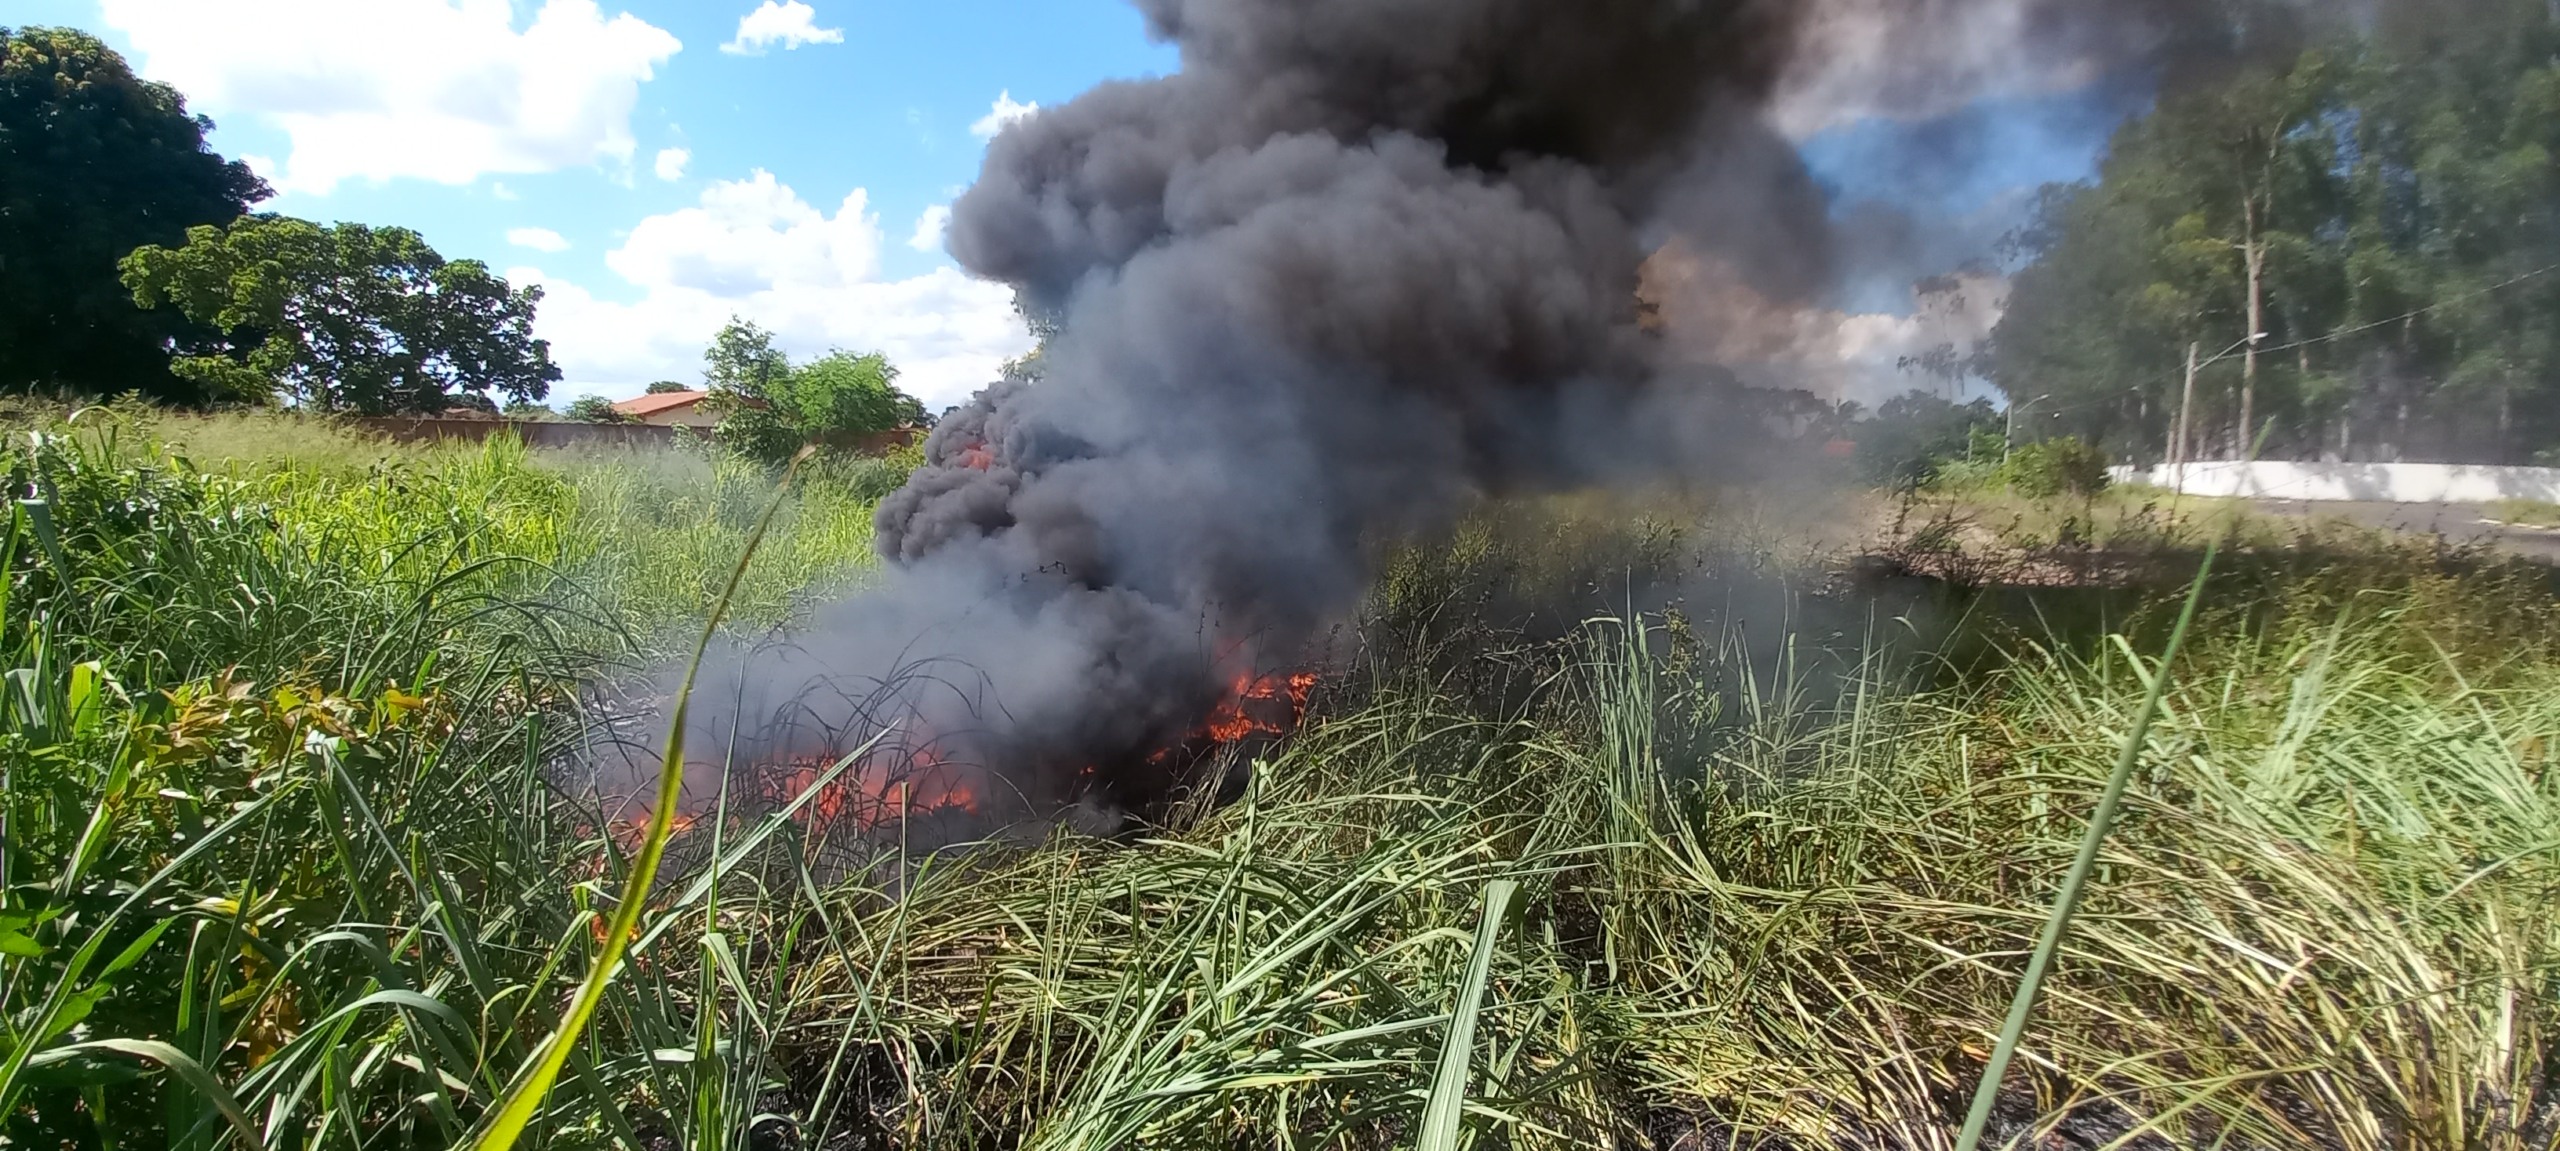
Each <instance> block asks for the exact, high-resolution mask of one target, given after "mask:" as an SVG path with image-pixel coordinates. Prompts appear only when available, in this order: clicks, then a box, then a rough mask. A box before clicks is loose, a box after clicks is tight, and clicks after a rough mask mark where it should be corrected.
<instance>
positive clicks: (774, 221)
mask: <svg viewBox="0 0 2560 1151" xmlns="http://www.w3.org/2000/svg"><path fill="white" fill-rule="evenodd" d="M869 205H870V197H869V196H868V194H867V193H865V192H864V191H862V190H860V189H856V190H855V191H854V192H853V193H852V194H851V195H848V196H846V197H845V198H844V200H843V202H842V203H841V204H840V205H839V206H838V207H837V208H836V210H835V212H834V213H833V214H832V215H830V214H828V213H826V212H824V211H821V210H819V209H818V208H817V207H815V206H813V205H811V204H809V203H808V202H807V201H805V200H803V199H801V198H800V196H799V194H798V193H796V192H794V191H792V190H791V188H790V187H788V186H787V185H784V184H782V183H781V182H779V181H777V180H776V179H774V177H773V175H772V174H771V173H769V172H761V171H759V172H757V173H755V174H754V175H752V176H750V177H749V178H747V179H745V180H734V181H721V182H717V183H714V184H713V185H711V186H710V187H709V188H707V189H705V190H704V191H703V193H702V197H701V200H700V202H699V203H698V204H697V205H696V206H694V207H689V208H685V209H682V210H679V211H675V212H669V213H666V214H664V215H658V216H651V217H649V218H647V219H644V220H642V221H641V222H640V223H639V225H638V226H637V227H634V228H633V229H632V230H631V234H630V237H629V238H628V239H627V240H626V241H625V242H624V243H623V244H622V246H621V247H619V248H617V249H615V250H614V251H612V252H609V253H607V254H606V256H605V263H606V265H607V266H608V267H610V268H612V269H613V270H614V272H615V273H617V274H618V275H619V276H620V277H621V278H622V279H623V280H624V281H625V282H626V284H627V286H628V291H627V292H625V293H621V294H624V295H628V296H630V297H632V298H630V299H628V300H627V301H618V300H615V299H612V298H608V296H606V295H602V294H599V293H597V292H594V291H590V290H588V289H587V288H586V287H584V286H582V285H579V284H575V283H570V282H567V281H562V280H555V279H551V278H549V277H546V276H545V275H543V274H542V273H541V272H539V271H535V270H532V269H529V268H528V269H514V270H510V271H509V272H508V273H507V276H508V278H509V279H510V280H514V281H516V282H517V283H519V284H533V283H538V284H541V285H542V286H543V288H544V290H545V296H544V299H543V301H542V307H541V311H540V312H539V314H538V315H539V320H538V325H537V328H538V331H539V333H540V334H541V335H542V336H543V337H544V338H546V339H548V340H550V341H551V344H552V356H553V358H554V359H555V360H557V361H558V362H559V363H560V365H561V367H562V370H563V371H564V372H566V373H567V376H568V380H567V382H566V383H564V384H563V385H561V387H562V389H563V394H569V395H574V394H578V393H579V392H587V391H594V392H601V393H604V394H608V395H631V394H634V393H637V392H638V391H640V389H641V388H642V387H644V386H645V385H646V384H647V383H648V382H649V381H651V380H661V379H673V380H689V379H692V378H694V377H695V376H697V375H698V374H700V372H701V370H702V349H703V348H704V347H705V346H707V345H708V344H709V343H710V340H711V336H712V334H713V333H714V332H717V331H718V330H719V329H720V326H721V325H722V324H725V323H727V322H728V320H729V317H730V316H731V315H738V316H743V317H745V318H747V319H750V320H754V321H755V322H757V323H759V324H763V325H764V326H766V327H768V328H771V329H772V330H773V331H774V332H775V334H776V335H777V336H778V337H779V338H780V340H781V342H782V344H783V346H784V347H785V348H786V349H787V350H789V351H790V352H791V353H792V354H794V355H795V356H815V355H820V354H823V353H825V352H826V351H828V350H830V349H832V348H838V347H842V348H851V349H855V350H858V351H879V352H884V353H886V354H887V355H888V356H889V358H890V360H891V362H893V363H895V364H896V365H897V366H898V368H899V370H900V372H901V375H900V377H899V386H901V387H903V388H905V389H906V390H908V391H909V392H912V393H914V394H915V395H916V396H917V397H918V398H920V399H922V400H924V402H925V404H926V406H928V407H930V408H933V409H936V410H939V409H941V408H944V407H948V406H950V405H952V404H956V403H959V402H961V401H963V400H965V399H967V398H968V397H969V395H970V394H971V393H972V392H975V391H976V390H977V389H978V388H981V387H984V386H985V385H986V384H987V383H988V382H989V381H991V380H993V379H995V377H996V373H997V370H998V369H999V368H1000V367H1001V366H1002V365H1003V363H1004V361H1005V360H1007V359H1010V358H1012V357H1014V356H1018V355H1021V354H1022V353H1024V352H1026V351H1029V350H1030V348H1031V337H1030V334H1029V333H1028V332H1026V331H1024V330H1023V327H1022V324H1021V320H1020V319H1019V318H1018V317H1017V316H1015V315H1014V313H1013V307H1012V293H1011V292H1009V291H1008V290H1007V289H1006V288H1005V287H1004V286H1003V285H1000V284H993V283H988V282H986V281H983V280H974V279H971V278H969V277H968V276H966V275H964V274H962V273H961V272H960V271H959V270H958V269H956V268H951V267H947V266H946V267H943V268H939V269H936V270H935V271H933V272H930V273H927V274H925V275H922V276H917V277H913V278H911V279H906V280H882V279H879V278H877V276H878V267H879V252H880V247H881V244H882V242H883V237H882V234H881V228H880V221H879V217H878V216H877V215H876V214H874V213H872V212H871V211H870V207H869Z"/></svg>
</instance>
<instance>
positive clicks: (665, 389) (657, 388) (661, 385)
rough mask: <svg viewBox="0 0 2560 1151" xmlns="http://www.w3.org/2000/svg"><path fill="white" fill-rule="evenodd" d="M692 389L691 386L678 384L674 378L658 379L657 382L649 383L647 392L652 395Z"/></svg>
mask: <svg viewBox="0 0 2560 1151" xmlns="http://www.w3.org/2000/svg"><path fill="white" fill-rule="evenodd" d="M692 390H693V389H692V388H690V387H687V386H685V385H683V384H679V383H677V382H675V381H674V380H660V381H658V382H657V383H654V384H651V385H649V390H648V392H647V394H648V395H652V396H663V395H667V394H669V393H671V392H689V391H692Z"/></svg>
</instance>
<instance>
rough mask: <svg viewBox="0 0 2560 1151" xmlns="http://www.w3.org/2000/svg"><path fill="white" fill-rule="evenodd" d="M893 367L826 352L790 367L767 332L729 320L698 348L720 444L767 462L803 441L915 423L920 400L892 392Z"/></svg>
mask: <svg viewBox="0 0 2560 1151" xmlns="http://www.w3.org/2000/svg"><path fill="white" fill-rule="evenodd" d="M897 379H898V369H897V368H896V367H895V366H894V365H892V364H890V362H889V358H888V357H887V356H883V355H880V354H878V353H855V352H847V351H841V350H839V351H835V352H830V353H828V354H827V355H825V356H821V357H819V358H818V359H815V360H812V361H810V362H808V363H806V364H793V363H792V362H791V359H790V357H789V356H787V355H785V354H783V352H782V351H781V350H780V349H779V348H778V347H776V346H775V344H774V340H773V333H771V332H768V331H766V330H764V329H763V328H760V327H757V326H756V325H754V324H752V323H748V322H746V321H743V320H737V319H732V320H730V321H729V324H728V326H727V327H724V328H722V329H721V330H720V333H719V334H718V335H717V336H715V337H713V338H712V341H711V347H710V349H709V350H707V351H705V352H704V353H703V383H704V385H705V386H706V387H707V388H709V389H710V392H711V395H710V399H709V401H708V402H709V403H710V404H712V405H713V406H714V410H716V411H718V412H720V413H721V419H720V426H719V428H717V429H716V430H715V432H714V435H716V436H717V437H718V438H719V440H720V441H721V442H722V443H725V444H728V445H729V446H730V447H731V448H732V449H734V450H736V451H738V452H739V453H741V454H743V455H747V456H751V457H754V458H757V459H762V460H767V461H771V462H779V461H782V460H785V459H789V458H790V457H791V454H792V453H794V452H797V451H799V450H800V448H801V447H802V446H803V445H806V444H836V445H839V446H841V445H842V444H844V443H845V441H848V440H851V439H857V438H860V437H863V436H871V435H877V434H879V433H882V432H887V431H891V430H893V429H896V428H899V427H907V426H922V425H923V424H924V423H925V422H926V417H925V411H924V405H923V404H921V403H919V402H917V400H916V398H915V397H913V396H910V395H908V394H906V393H905V392H902V391H899V390H898V387H897Z"/></svg>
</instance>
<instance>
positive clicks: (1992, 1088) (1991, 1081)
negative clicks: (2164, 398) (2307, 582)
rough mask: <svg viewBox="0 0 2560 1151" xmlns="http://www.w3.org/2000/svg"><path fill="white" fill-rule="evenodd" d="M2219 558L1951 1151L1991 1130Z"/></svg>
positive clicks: (2096, 817) (2039, 943)
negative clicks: (2056, 958) (2038, 1001)
mask: <svg viewBox="0 0 2560 1151" xmlns="http://www.w3.org/2000/svg"><path fill="white" fill-rule="evenodd" d="M2221 553H2222V545H2221V543H2220V542H2219V541H2217V542H2215V543H2214V544H2213V545H2212V546H2210V547H2208V548H2206V549H2205V553H2204V562H2203V563H2202V564H2201V565H2198V567H2197V569H2196V579H2195V583H2194V585H2193V586H2191V587H2189V588H2188V589H2187V601H2186V604H2185V605H2184V606H2183V607H2181V608H2180V609H2179V610H2178V626H2177V627H2176V628H2175V629H2174V630H2172V631H2171V632H2170V633H2169V646H2168V648H2167V650H2165V651H2163V652H2162V653H2161V654H2160V670H2159V672H2158V673H2156V674H2154V675H2153V676H2151V685H2150V687H2149V689H2148V690H2147V691H2145V693H2144V695H2143V699H2142V710H2141V712H2140V713H2138V714H2137V715H2136V716H2135V718H2134V721H2133V730H2132V731H2131V732H2129V733H2127V734H2126V735H2125V740H2124V747H2123V749H2122V750H2121V751H2120V753H2119V754H2118V755H2117V756H2116V766H2115V771H2114V773H2113V774H2111V775H2109V776H2108V777H2107V787H2106V790H2105V791H2104V792H2102V793H2101V794H2100V795H2099V797H2098V807H2097V810H2096V811H2093V812H2091V813H2090V815H2089V827H2088V829H2087V830H2086V831H2084V832H2083V833H2082V834H2081V836H2080V854H2079V856H2078V857H2077V858H2075V859H2073V860H2072V861H2071V871H2070V872H2069V873H2068V874H2066V875H2065V876H2064V877H2063V880H2062V890H2061V892H2059V893H2058V894H2056V895H2055V896H2054V900H2053V912H2052V914H2051V915H2050V916H2048V917H2047V918H2046V920H2045V925H2044V933H2043V935H2042V936H2040V937H2039V938H2038V939H2037V940H2036V949H2035V954H2034V955H2033V956H2032V957H2030V958H2029V959H2028V960H2027V973H2026V976H2025V978H2024V979H2023V980H2021V981H2020V983H2019V984H2018V994H2017V997H2016V998H2015V999H2013V1000H2011V1001H2010V1004H2009V1018H2008V1021H2007V1022H2006V1023H2005V1024H2003V1025H2002V1026H2001V1028H2000V1042H1999V1044H1998V1045H1997V1046H1995V1047H1993V1048H1992V1050H1991V1062H1990V1063H1989V1064H1988V1065H1986V1066H1985V1067H1984V1068H1983V1069H1982V1082H1981V1084H1980V1085H1979V1086H1977V1087H1975V1089H1974V1092H1973V1108H1972V1110H1971V1111H1969V1112H1967V1113H1966V1115H1965V1120H1964V1132H1963V1134H1962V1135H1960V1136H1958V1138H1957V1140H1956V1151H1975V1149H1976V1148H1977V1147H1979V1146H1980V1145H1981V1143H1982V1134H1983V1131H1984V1129H1986V1128H1988V1127H1989V1126H1990V1125H1991V1109H1992V1107H1993V1105H1995V1104H1996V1103H1998V1102H1999V1099H2000V1083H2001V1081H2002V1080H2003V1079H2005V1078H2007V1077H2008V1074H2009V1063H2010V1061H2011V1060H2013V1059H2015V1058H2016V1057H2017V1054H2018V1045H2019V1043H2020V1042H2021V1041H2022V1040H2023V1039H2024V1038H2025V1036H2026V1033H2027V1021H2028V1020H2029V1019H2031V1018H2033V1017H2034V1015H2035V1009H2036V998H2037V996H2039V995H2040V994H2042V992H2043V990H2044V980H2045V975H2046V974H2047V973H2048V972H2050V971H2051V970H2052V969H2053V957H2054V956H2055V955H2056V954H2058V953H2060V952H2061V950H2062V941H2063V939H2064V937H2066V936H2068V935H2069V934H2070V933H2071V918H2072V916H2074V915H2076V914H2078V912H2079V910H2080V898H2081V896H2082V895H2084V894H2086V893H2087V891H2088V887H2089V876H2090V875H2091V873H2093V872H2095V871H2096V870H2097V867H2098V852H2099V851H2100V850H2101V849H2102V848H2104V847H2105V846H2106V842H2107V834H2108V832H2110V831H2112V830H2114V828H2115V822H2116V812H2117V810H2118V809H2119V808H2121V807H2122V806H2123V804H2124V793H2125V789H2126V787H2127V786H2129V785H2130V784H2131V783H2132V782H2133V772H2134V769H2135V768H2136V767H2138V766H2140V765H2141V763H2142V750H2143V748H2144V747H2145V746H2146V745H2147V744H2148V743H2149V741H2150V738H2151V727H2152V725H2153V724H2154V723H2156V722H2158V720H2159V718H2160V707H2161V703H2162V701H2163V700H2165V699H2166V698H2167V696H2168V693H2169V679H2170V676H2171V668H2172V667H2173V666H2174V665H2175V664H2176V663H2177V659H2178V652H2179V650H2180V649H2181V648H2184V647H2185V646H2186V642H2187V632H2188V631H2189V630H2190V629H2191V628H2192V627H2193V626H2194V625H2195V621H2196V608H2197V607H2198V606H2199V605H2201V604H2202V603H2203V602H2204V590H2205V585H2206V584H2207V583H2208V582H2210V581H2211V580H2212V579H2213V564H2214V560H2215V559H2217V558H2219V557H2220V555H2221Z"/></svg>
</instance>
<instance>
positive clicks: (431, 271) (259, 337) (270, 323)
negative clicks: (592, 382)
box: [123, 215, 560, 415]
mask: <svg viewBox="0 0 2560 1151" xmlns="http://www.w3.org/2000/svg"><path fill="white" fill-rule="evenodd" d="M123 272H124V282H125V285H126V286H127V287H128V288H130V289H131V291H132V302H133V303H135V304H139V305H141V306H142V307H144V308H157V307H160V306H162V305H164V304H166V305H169V306H172V307H174V308H175V309H176V310H177V311H178V312H179V313H181V314H183V315H184V316H186V317H187V318H188V319H190V320H193V321H195V322H197V323H200V324H205V325H208V326H210V327H213V328H215V329H218V330H220V331H222V332H224V333H226V334H229V335H231V336H233V337H234V338H235V339H239V340H242V341H243V342H246V343H248V346H247V347H246V348H245V349H244V350H240V351H233V352H221V353H202V354H193V355H182V356H180V357H179V358H178V359H177V361H176V362H175V364H174V365H173V370H175V371H176V372H177V374H178V375H179V376H180V377H181V378H183V379H186V380H188V381H190V382H191V383H193V384H195V385H196V386H197V387H198V388H199V389H200V390H202V391H203V392H205V393H206V394H209V395H215V396H223V397H232V398H240V399H249V398H262V397H265V396H269V395H278V394H280V395H283V396H285V397H287V398H289V399H291V400H293V401H295V402H297V403H301V404H304V405H307V406H309V407H312V408H314V409H317V410H321V411H345V412H356V413H361V414H366V415H380V414H385V413H391V412H434V411H441V410H444V409H445V408H447V407H450V406H454V405H455V403H456V402H457V397H460V396H465V395H477V396H480V397H483V398H486V397H487V396H488V395H489V394H490V393H492V392H495V393H497V394H498V395H501V396H504V397H506V399H507V400H509V401H526V400H539V399H542V398H543V397H544V396H546V395H548V394H550V390H551V385H552V384H553V383H554V382H556V381H558V380H559V379H560V369H558V368H556V367H554V366H552V363H551V346H550V344H549V343H548V342H547V341H544V340H539V339H536V338H534V335H533V316H534V309H535V307H536V305H538V304H539V303H540V302H541V300H542V289H540V288H538V287H526V288H515V287H512V286H510V285H509V284H508V283H507V282H506V281H505V280H504V279H502V278H500V277H499V276H497V275H495V274H494V273H492V272H490V270H489V268H488V265H486V264H482V263H481V262H479V261H477V260H452V261H448V260H446V259H445V258H444V257H442V256H439V255H437V254H436V251H435V249H433V248H430V247H428V246H427V244H426V241H425V240H423V239H421V238H420V237H419V236H418V234H417V233H415V232H412V231H409V230H408V229H405V228H369V227H366V226H364V225H361V224H336V225H329V226H323V225H319V224H314V223H311V222H310V221H308V220H297V219H293V218H291V217H286V216H272V215H259V216H247V217H243V218H241V219H240V220H238V221H236V222H234V223H233V224H232V225H231V226H230V227H228V228H213V227H197V228H191V229H189V230H188V231H187V241H186V244H185V245H184V246H183V247H178V248H162V247H158V246H156V245H155V246H148V247H144V248H141V249H139V250H137V251H135V252H134V253H133V254H132V255H131V256H130V257H128V258H126V260H125V261H124V264H123Z"/></svg>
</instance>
